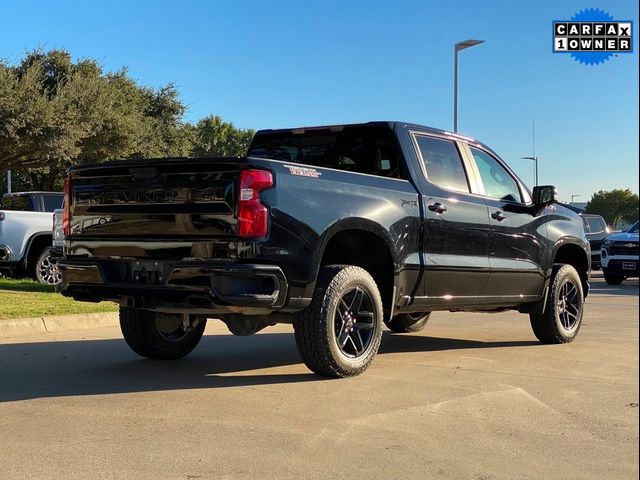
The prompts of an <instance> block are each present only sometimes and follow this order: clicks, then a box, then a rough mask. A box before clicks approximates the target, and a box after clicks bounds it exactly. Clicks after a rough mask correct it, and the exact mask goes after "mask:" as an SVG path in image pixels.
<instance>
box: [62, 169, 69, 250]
mask: <svg viewBox="0 0 640 480" xmlns="http://www.w3.org/2000/svg"><path fill="white" fill-rule="evenodd" d="M62 232H63V234H64V236H65V237H68V236H69V235H71V177H67V178H65V179H64V205H63V206H62Z"/></svg>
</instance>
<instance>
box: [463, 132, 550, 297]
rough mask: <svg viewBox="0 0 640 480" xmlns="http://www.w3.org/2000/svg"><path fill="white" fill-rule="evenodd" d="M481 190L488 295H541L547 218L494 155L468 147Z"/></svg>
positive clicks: (543, 279)
mask: <svg viewBox="0 0 640 480" xmlns="http://www.w3.org/2000/svg"><path fill="white" fill-rule="evenodd" d="M467 147H468V152H469V153H470V159H471V160H472V162H473V163H474V165H475V167H476V174H477V175H476V176H477V178H478V179H479V188H481V190H482V192H480V193H481V194H482V195H483V196H484V197H485V202H486V204H487V206H488V207H489V267H490V274H489V280H488V281H487V284H486V286H485V289H484V292H483V294H484V295H487V296H495V297H510V296H513V297H517V298H525V299H526V298H527V297H537V296H538V295H539V294H540V292H541V291H542V290H543V288H544V281H545V272H544V269H543V267H542V265H544V259H545V256H546V253H547V252H546V247H545V245H546V242H545V241H544V229H546V223H545V219H544V216H543V215H542V216H534V215H533V210H532V209H531V208H530V207H531V199H530V198H529V195H528V192H527V191H526V190H525V189H524V188H523V187H522V186H521V184H520V183H519V182H518V180H517V179H516V177H515V176H514V175H513V174H512V173H511V172H510V171H509V170H508V168H506V166H505V165H503V164H502V162H501V161H500V160H498V159H497V158H496V157H495V156H493V155H492V154H491V153H489V152H487V151H485V150H483V149H481V148H478V147H475V146H471V145H468V146H467Z"/></svg>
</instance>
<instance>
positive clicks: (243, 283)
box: [59, 259, 306, 314]
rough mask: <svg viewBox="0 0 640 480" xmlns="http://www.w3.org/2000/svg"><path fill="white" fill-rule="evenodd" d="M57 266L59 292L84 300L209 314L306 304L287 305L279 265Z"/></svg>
mask: <svg viewBox="0 0 640 480" xmlns="http://www.w3.org/2000/svg"><path fill="white" fill-rule="evenodd" d="M59 265H60V267H61V270H62V284H61V286H60V287H59V290H60V293H62V294H63V295H65V296H68V297H73V298H74V299H76V300H81V301H93V302H96V301H103V300H110V301H115V302H118V303H120V304H121V305H123V306H129V307H135V308H145V309H150V310H157V311H189V312H193V313H210V314H225V313H243V314H267V313H270V312H273V311H276V310H277V311H283V312H286V311H297V310H300V309H301V307H302V308H304V306H306V305H298V304H294V305H287V294H288V289H289V287H288V282H287V279H286V277H285V275H284V273H283V271H282V269H280V267H278V266H275V265H261V264H247V263H242V264H238V263H228V264H227V263H209V262H196V261H190V262H170V263H169V262H162V261H147V260H144V261H143V260H140V261H133V260H129V261H122V260H92V261H85V260H77V261H73V260H66V259H65V260H61V261H60V263H59ZM287 307H288V308H287Z"/></svg>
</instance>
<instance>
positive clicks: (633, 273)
mask: <svg viewBox="0 0 640 480" xmlns="http://www.w3.org/2000/svg"><path fill="white" fill-rule="evenodd" d="M639 245H640V241H639V240H638V222H636V223H634V224H633V225H632V226H631V228H630V229H629V230H627V231H626V232H622V233H614V234H613V235H609V236H608V237H607V238H606V240H605V241H604V242H603V243H602V271H603V273H604V279H605V280H606V282H607V283H608V284H610V285H620V284H621V283H622V282H623V281H624V280H625V279H627V278H632V277H633V278H638V276H639V274H640V258H639V255H640V249H639Z"/></svg>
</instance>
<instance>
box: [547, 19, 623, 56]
mask: <svg viewBox="0 0 640 480" xmlns="http://www.w3.org/2000/svg"><path fill="white" fill-rule="evenodd" d="M632 30H633V22H632V21H631V20H614V19H613V17H612V16H611V15H609V14H608V13H607V12H605V11H604V10H599V9H596V8H590V9H588V10H582V11H581V12H578V13H576V14H575V15H574V16H573V17H571V20H554V22H553V52H554V53H569V54H571V56H572V57H573V58H574V59H575V60H576V61H578V62H580V63H584V64H586V65H597V64H599V63H604V62H606V61H607V60H609V59H610V58H611V57H612V56H614V55H616V54H618V53H631V52H632V51H633V37H632Z"/></svg>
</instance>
